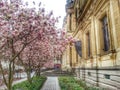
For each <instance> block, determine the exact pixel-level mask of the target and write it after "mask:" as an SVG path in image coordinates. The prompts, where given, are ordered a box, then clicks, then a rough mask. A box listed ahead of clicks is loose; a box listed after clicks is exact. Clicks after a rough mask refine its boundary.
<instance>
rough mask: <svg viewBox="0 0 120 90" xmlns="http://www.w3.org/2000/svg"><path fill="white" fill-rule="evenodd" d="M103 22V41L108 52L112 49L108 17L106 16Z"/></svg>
mask: <svg viewBox="0 0 120 90" xmlns="http://www.w3.org/2000/svg"><path fill="white" fill-rule="evenodd" d="M101 22H102V31H103V40H104V49H103V50H104V51H108V50H109V48H110V41H109V33H108V22H107V16H104V17H103V18H102V19H101Z"/></svg>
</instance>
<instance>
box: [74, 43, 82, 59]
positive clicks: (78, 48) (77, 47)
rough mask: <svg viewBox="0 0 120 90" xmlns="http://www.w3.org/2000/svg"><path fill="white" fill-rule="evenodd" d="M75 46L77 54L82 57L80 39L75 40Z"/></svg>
mask: <svg viewBox="0 0 120 90" xmlns="http://www.w3.org/2000/svg"><path fill="white" fill-rule="evenodd" d="M75 48H76V52H77V55H79V56H80V57H82V42H81V41H76V42H75Z"/></svg>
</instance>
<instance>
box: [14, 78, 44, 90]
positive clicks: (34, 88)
mask: <svg viewBox="0 0 120 90" xmlns="http://www.w3.org/2000/svg"><path fill="white" fill-rule="evenodd" d="M45 80H46V77H44V76H35V77H33V80H32V84H30V83H29V82H28V81H27V80H26V81H23V82H21V83H18V84H16V85H14V86H13V87H12V90H40V88H41V87H42V85H43V84H44V82H45Z"/></svg>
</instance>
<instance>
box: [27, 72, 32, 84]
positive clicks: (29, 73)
mask: <svg viewBox="0 0 120 90" xmlns="http://www.w3.org/2000/svg"><path fill="white" fill-rule="evenodd" d="M27 80H28V81H29V83H30V84H32V78H31V72H30V70H29V71H27Z"/></svg>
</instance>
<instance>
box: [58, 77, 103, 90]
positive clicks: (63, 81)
mask: <svg viewBox="0 0 120 90" xmlns="http://www.w3.org/2000/svg"><path fill="white" fill-rule="evenodd" d="M58 80H59V84H60V87H61V90H104V89H98V88H95V87H87V85H86V84H85V82H83V81H80V80H76V79H75V78H74V77H72V76H63V77H62V76H61V77H59V78H58Z"/></svg>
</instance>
